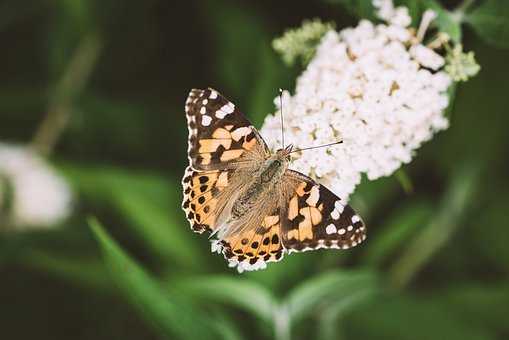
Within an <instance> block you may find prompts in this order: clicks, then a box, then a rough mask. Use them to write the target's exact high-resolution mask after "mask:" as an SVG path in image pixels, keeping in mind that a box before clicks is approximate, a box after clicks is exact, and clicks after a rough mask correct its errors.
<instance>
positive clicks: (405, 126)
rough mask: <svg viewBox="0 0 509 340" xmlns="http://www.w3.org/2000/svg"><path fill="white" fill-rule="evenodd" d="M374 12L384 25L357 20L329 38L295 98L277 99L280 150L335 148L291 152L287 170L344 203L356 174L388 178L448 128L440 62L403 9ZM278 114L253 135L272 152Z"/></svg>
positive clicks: (385, 5)
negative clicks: (287, 145) (306, 177)
mask: <svg viewBox="0 0 509 340" xmlns="http://www.w3.org/2000/svg"><path fill="white" fill-rule="evenodd" d="M374 5H375V6H376V7H377V8H378V10H379V11H378V12H379V16H380V17H381V18H382V19H384V20H385V21H386V22H387V23H386V24H379V25H375V24H373V23H371V22H369V21H366V20H363V21H361V22H360V23H359V25H358V26H357V27H354V28H347V29H344V30H342V31H340V32H339V33H338V32H336V31H329V32H328V33H327V34H326V35H325V36H324V37H323V39H322V40H321V42H320V44H319V46H318V47H317V50H316V54H315V56H314V58H313V59H312V60H311V61H310V63H309V65H308V66H307V69H306V70H305V71H304V73H302V74H301V76H300V77H299V78H298V80H297V85H296V89H295V94H294V95H293V96H290V95H289V94H288V93H287V92H286V93H284V94H283V110H284V118H285V140H286V141H287V142H288V143H292V144H294V146H295V148H304V147H310V146H318V145H323V144H327V143H332V142H335V141H338V140H342V141H343V143H342V144H339V145H334V146H330V147H324V148H319V149H315V150H312V151H303V152H299V153H295V154H293V155H296V156H295V157H294V162H293V163H292V165H291V167H292V168H294V169H295V170H298V171H301V172H303V173H305V174H308V175H310V176H311V177H314V178H315V179H317V180H318V181H319V182H320V183H322V184H324V185H326V186H328V187H329V188H331V189H332V190H333V191H334V192H335V193H336V194H338V195H339V196H340V197H342V198H344V199H347V198H348V196H349V195H350V194H351V193H352V192H353V191H354V189H355V186H356V185H357V184H359V182H360V180H361V175H362V174H363V173H365V174H367V177H368V179H370V180H374V179H376V178H379V177H382V176H388V175H390V174H392V173H393V172H394V171H395V170H397V169H398V168H399V167H400V166H401V165H402V164H403V163H409V162H410V161H411V159H412V156H413V153H414V151H415V150H416V149H417V148H419V147H420V145H421V144H422V143H423V142H425V141H427V140H429V139H431V137H432V136H433V134H434V133H435V132H437V131H440V130H443V129H446V128H447V126H448V121H447V119H446V118H445V117H444V115H443V111H444V109H445V108H446V107H447V105H448V96H447V94H446V90H447V88H448V86H449V84H450V83H451V79H450V77H449V76H448V75H447V74H446V73H445V72H443V71H440V70H439V69H440V68H441V67H442V66H443V65H444V59H443V58H442V57H441V56H440V55H438V54H437V53H435V52H434V51H433V50H431V49H429V48H428V47H426V46H424V45H422V44H420V42H419V41H418V39H416V38H415V36H414V34H413V33H412V32H413V31H412V30H410V29H409V28H408V25H409V24H410V22H411V20H410V17H409V15H408V10H407V9H406V8H404V7H398V8H394V6H393V5H392V1H387V0H383V1H380V0H375V1H374ZM275 103H276V105H278V106H279V98H276V100H275ZM280 109H281V108H278V111H277V112H276V113H275V114H274V115H269V116H268V117H267V118H266V120H265V122H264V124H263V127H262V129H261V134H262V135H263V136H264V137H265V138H266V140H267V142H268V143H269V147H271V148H273V149H277V148H279V147H280V146H281V125H280V117H279V115H280Z"/></svg>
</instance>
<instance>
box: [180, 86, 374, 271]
mask: <svg viewBox="0 0 509 340" xmlns="http://www.w3.org/2000/svg"><path fill="white" fill-rule="evenodd" d="M186 113H187V120H188V128H189V149H188V156H189V161H190V165H189V167H188V168H187V170H186V174H185V175H184V178H183V187H184V199H183V205H182V207H183V208H184V211H185V212H186V216H187V218H188V220H189V222H190V224H191V227H192V229H193V230H194V231H196V232H199V233H202V232H204V231H209V232H211V235H212V236H215V237H217V240H215V241H214V242H213V248H214V250H217V251H218V252H220V253H222V254H223V255H224V256H225V258H226V259H227V260H228V262H229V264H230V265H231V266H237V268H238V269H239V271H242V270H253V269H260V268H264V267H265V265H266V263H267V262H271V261H278V260H280V259H281V258H282V257H283V255H284V253H288V252H292V251H305V250H311V249H318V248H338V249H347V248H350V247H353V246H355V245H357V244H359V243H361V242H362V241H363V240H364V239H365V237H366V236H365V227H364V224H363V222H362V221H361V219H360V217H359V216H358V215H356V214H355V213H354V211H353V210H352V209H351V208H350V207H349V206H348V205H346V204H345V203H344V202H343V201H341V199H340V198H338V197H337V196H335V195H334V194H333V193H332V192H330V191H329V190H328V189H326V188H325V187H323V186H321V185H320V184H318V183H316V182H315V181H314V180H313V179H311V178H309V177H307V176H305V175H303V174H300V173H298V172H296V171H293V170H290V169H288V167H289V162H290V158H289V154H290V152H291V150H292V147H291V146H288V147H286V148H284V149H281V150H278V151H277V152H275V153H271V152H270V150H269V149H268V147H267V145H266V144H265V142H264V141H263V138H262V137H261V136H260V135H259V133H258V131H257V130H256V129H255V128H254V127H253V126H252V125H251V124H250V122H249V121H248V120H247V119H246V118H245V117H244V115H243V114H242V113H241V112H240V111H238V110H237V109H236V108H235V105H234V104H232V103H231V102H229V101H228V100H227V99H226V98H224V97H223V96H221V95H220V94H219V93H218V92H217V91H215V90H212V89H207V90H192V91H191V93H190V94H189V97H188V99H187V101H186Z"/></svg>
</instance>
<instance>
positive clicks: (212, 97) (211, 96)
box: [209, 91, 217, 99]
mask: <svg viewBox="0 0 509 340" xmlns="http://www.w3.org/2000/svg"><path fill="white" fill-rule="evenodd" d="M209 98H210V99H216V98H217V92H216V91H212V92H210V95H209Z"/></svg>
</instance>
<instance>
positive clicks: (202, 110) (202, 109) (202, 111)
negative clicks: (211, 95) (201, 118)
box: [200, 106, 207, 115]
mask: <svg viewBox="0 0 509 340" xmlns="http://www.w3.org/2000/svg"><path fill="white" fill-rule="evenodd" d="M206 112H207V108H206V107H205V106H202V107H201V109H200V113H201V114H202V115H203V114H205V113H206Z"/></svg>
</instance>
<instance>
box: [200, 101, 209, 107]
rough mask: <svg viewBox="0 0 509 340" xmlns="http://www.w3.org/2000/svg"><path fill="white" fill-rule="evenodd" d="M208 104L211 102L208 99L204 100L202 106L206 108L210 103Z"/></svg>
mask: <svg viewBox="0 0 509 340" xmlns="http://www.w3.org/2000/svg"><path fill="white" fill-rule="evenodd" d="M208 102H209V100H208V99H203V101H202V102H201V104H202V105H204V106H205V105H207V103H208Z"/></svg>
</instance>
